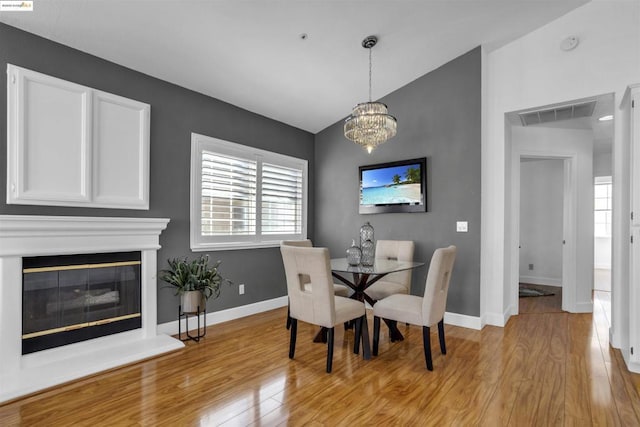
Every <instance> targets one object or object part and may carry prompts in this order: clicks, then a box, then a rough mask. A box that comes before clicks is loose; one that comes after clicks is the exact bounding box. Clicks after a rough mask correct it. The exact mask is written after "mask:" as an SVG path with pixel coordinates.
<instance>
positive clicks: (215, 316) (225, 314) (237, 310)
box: [158, 295, 289, 335]
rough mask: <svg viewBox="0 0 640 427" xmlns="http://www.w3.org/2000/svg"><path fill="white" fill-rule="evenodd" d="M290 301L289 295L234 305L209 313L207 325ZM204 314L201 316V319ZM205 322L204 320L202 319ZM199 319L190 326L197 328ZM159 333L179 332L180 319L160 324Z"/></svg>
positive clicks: (191, 322)
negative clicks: (238, 305)
mask: <svg viewBox="0 0 640 427" xmlns="http://www.w3.org/2000/svg"><path fill="white" fill-rule="evenodd" d="M288 303H289V299H288V298H287V296H286V295H285V296H283V297H278V298H274V299H270V300H266V301H260V302H256V303H253V304H247V305H242V306H240V307H233V308H229V309H226V310H220V311H214V312H212V313H207V326H210V325H215V324H217V323H222V322H228V321H229V320H235V319H240V318H241V317H246V316H251V315H252V314H258V313H262V312H265V311H269V310H274V309H276V308H280V307H285V306H286V305H287V304H288ZM202 317H204V316H201V319H202ZM201 321H202V322H203V320H201ZM196 325H197V320H196V319H192V320H191V321H190V322H189V326H191V327H192V328H193V329H195V328H196ZM181 328H182V330H183V331H184V330H185V328H186V324H185V321H184V319H183V320H182V325H181ZM158 333H164V334H168V335H175V334H177V333H178V321H177V320H174V321H172V322H167V323H162V324H160V325H158Z"/></svg>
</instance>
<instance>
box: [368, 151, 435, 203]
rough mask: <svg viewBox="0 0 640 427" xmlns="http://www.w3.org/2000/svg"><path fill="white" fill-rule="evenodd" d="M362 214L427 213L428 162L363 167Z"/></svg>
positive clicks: (391, 163)
mask: <svg viewBox="0 0 640 427" xmlns="http://www.w3.org/2000/svg"><path fill="white" fill-rule="evenodd" d="M359 170H360V209H359V212H360V213H361V214H373V213H392V212H426V211H427V159H426V157H423V158H420V159H411V160H402V161H398V162H389V163H380V164H377V165H367V166H360V168H359Z"/></svg>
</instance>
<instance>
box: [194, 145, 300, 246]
mask: <svg viewBox="0 0 640 427" xmlns="http://www.w3.org/2000/svg"><path fill="white" fill-rule="evenodd" d="M306 209H307V161H306V160H303V159H298V158H295V157H290V156H285V155H282V154H276V153H272V152H269V151H264V150H259V149H256V148H252V147H247V146H244V145H240V144H234V143H232V142H228V141H222V140H220V139H216V138H211V137H208V136H204V135H198V134H195V133H194V134H192V135H191V249H192V250H194V251H205V250H215V249H244V248H256V247H272V246H278V245H279V244H280V240H284V239H305V238H306V236H307V214H306Z"/></svg>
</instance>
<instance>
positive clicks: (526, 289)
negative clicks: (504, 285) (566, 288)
mask: <svg viewBox="0 0 640 427" xmlns="http://www.w3.org/2000/svg"><path fill="white" fill-rule="evenodd" d="M564 168H565V161H564V160H563V159H558V158H545V157H525V156H521V157H520V244H519V249H520V253H519V261H520V265H519V298H518V303H519V304H518V305H519V307H518V312H519V313H549V312H560V311H562V285H563V279H562V273H563V268H562V267H563V254H562V252H563V243H562V241H563V236H564V232H563V218H564V209H563V207H564V174H565V170H564Z"/></svg>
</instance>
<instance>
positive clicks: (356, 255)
mask: <svg viewBox="0 0 640 427" xmlns="http://www.w3.org/2000/svg"><path fill="white" fill-rule="evenodd" d="M361 257H362V251H361V250H360V248H359V247H358V246H357V245H356V240H355V239H353V240H352V241H351V247H350V248H349V249H347V262H348V263H349V265H358V264H360V258H361Z"/></svg>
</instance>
